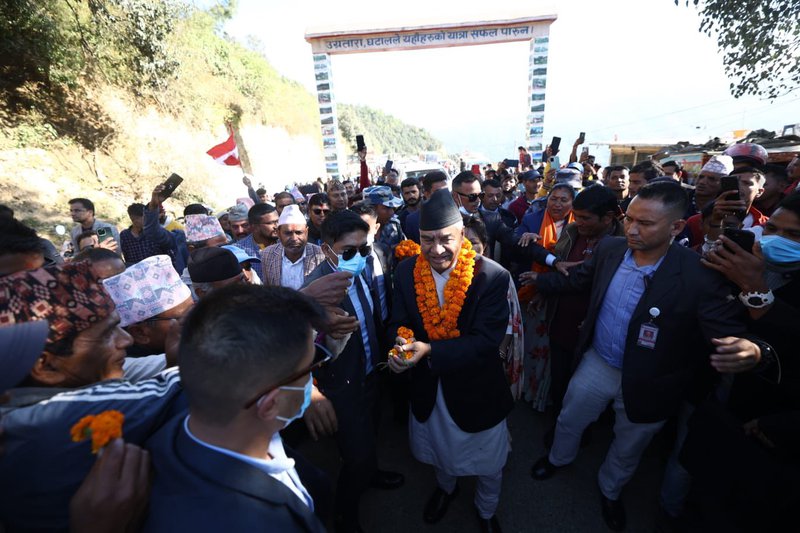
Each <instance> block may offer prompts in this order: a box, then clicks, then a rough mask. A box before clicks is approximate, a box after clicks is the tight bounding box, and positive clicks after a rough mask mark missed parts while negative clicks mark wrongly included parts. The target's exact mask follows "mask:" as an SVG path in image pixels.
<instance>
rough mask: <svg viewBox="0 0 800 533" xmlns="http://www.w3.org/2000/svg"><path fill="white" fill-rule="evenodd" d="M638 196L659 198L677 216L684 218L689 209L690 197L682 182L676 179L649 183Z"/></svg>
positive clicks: (652, 198) (644, 198) (650, 198)
mask: <svg viewBox="0 0 800 533" xmlns="http://www.w3.org/2000/svg"><path fill="white" fill-rule="evenodd" d="M636 198H641V199H642V200H657V201H659V202H661V203H662V204H664V207H666V208H667V209H668V210H670V211H671V212H672V214H673V215H674V216H675V217H676V218H682V217H683V215H684V214H686V210H687V209H689V197H688V196H686V193H685V192H684V191H683V187H681V185H680V183H678V182H676V181H672V182H668V181H659V182H657V183H648V184H647V185H645V186H644V187H642V188H641V189H639V194H637V195H636Z"/></svg>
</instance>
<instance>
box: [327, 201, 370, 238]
mask: <svg viewBox="0 0 800 533" xmlns="http://www.w3.org/2000/svg"><path fill="white" fill-rule="evenodd" d="M354 231H363V232H364V233H369V224H367V223H366V222H364V221H363V220H361V217H360V216H358V215H357V214H355V213H354V212H353V211H350V210H349V209H344V210H342V211H335V212H333V213H331V215H330V216H328V217H325V220H324V221H323V222H322V227H321V228H320V233H321V234H322V240H323V241H325V242H327V243H328V245H329V246H330V245H332V244H333V243H335V242H336V241H338V240H339V239H341V238H342V237H343V236H344V235H347V234H348V233H353V232H354Z"/></svg>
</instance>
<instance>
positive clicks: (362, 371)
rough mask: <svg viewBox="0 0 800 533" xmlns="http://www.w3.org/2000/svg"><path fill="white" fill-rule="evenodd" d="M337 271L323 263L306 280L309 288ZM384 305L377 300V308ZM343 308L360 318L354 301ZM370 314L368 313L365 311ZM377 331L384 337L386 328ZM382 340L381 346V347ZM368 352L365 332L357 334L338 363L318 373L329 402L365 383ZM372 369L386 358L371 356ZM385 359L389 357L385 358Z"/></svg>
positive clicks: (355, 333)
mask: <svg viewBox="0 0 800 533" xmlns="http://www.w3.org/2000/svg"><path fill="white" fill-rule="evenodd" d="M332 273H333V269H332V268H331V266H330V265H329V264H328V262H327V261H325V262H324V263H321V264H320V265H319V266H318V267H317V268H316V269H314V271H313V272H311V274H309V275H308V277H306V284H309V283H311V282H312V281H314V280H316V279H318V278H321V277H322V276H325V275H327V274H332ZM378 305H380V304H379V303H378V302H376V301H375V300H374V298H373V307H375V306H378ZM339 307H340V308H341V309H344V310H345V311H347V312H348V314H349V315H350V316H356V310H355V307H353V303H352V302H351V301H350V298H349V297H348V296H345V297H344V298H342V301H341V302H340V303H339ZM364 312H365V313H369V310H368V309H365V310H364ZM375 328H376V331H378V332H379V333H382V332H383V331H384V330H385V328H383V327H382V326H381V325H380V324H379V323H376V325H375ZM380 342H381V341H380V338H379V339H378V343H379V345H380ZM365 354H366V352H365V350H364V341H363V339H362V338H361V331H360V330H359V331H354V332H353V334H352V335H351V336H350V340H349V341H347V344H346V345H345V347H344V350H343V351H342V353H341V354H339V357H337V358H336V360H335V361H331V362H330V363H328V364H326V365H323V366H322V368H320V369H318V370H316V371H314V378H316V380H317V386H318V387H319V389H320V390H321V391H322V393H323V394H324V395H325V396H328V397H329V398H330V397H331V395H334V396H335V395H337V394H340V393H343V392H344V391H345V389H347V388H352V387H347V386H348V384H350V383H362V382H363V381H364V377H365V376H366V355H365ZM371 357H372V359H371V361H372V368H373V369H376V368H377V365H378V363H379V362H381V360H382V354H381V353H380V352H379V353H373V354H371ZM383 357H385V354H384V355H383Z"/></svg>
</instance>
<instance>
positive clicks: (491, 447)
mask: <svg viewBox="0 0 800 533" xmlns="http://www.w3.org/2000/svg"><path fill="white" fill-rule="evenodd" d="M464 241H465V239H464V224H463V222H462V218H461V214H460V213H459V211H458V208H457V207H456V204H455V202H454V201H453V199H452V197H451V196H450V193H449V192H448V191H446V190H441V191H437V192H435V193H433V195H432V196H431V198H430V199H429V200H428V201H427V202H426V203H425V204H423V205H422V208H421V214H420V247H421V251H422V253H421V255H420V256H417V257H416V258H415V259H407V260H405V261H403V262H401V263H400V264H399V265H398V267H397V269H396V270H395V290H394V296H393V298H392V318H391V322H390V328H389V335H390V337H392V338H395V340H396V342H397V343H398V345H397V346H395V349H396V350H398V351H399V352H400V353H401V355H402V358H400V357H397V356H392V357H390V358H389V365H390V368H391V369H392V370H393V371H394V372H398V373H399V372H404V371H407V370H410V374H411V412H412V414H413V416H412V417H411V421H410V440H411V450H412V453H413V454H414V456H415V457H416V458H417V459H418V460H419V461H422V462H424V463H427V464H430V465H433V467H434V468H435V470H436V481H437V487H436V489H435V491H434V493H433V494H432V495H431V497H430V499H429V500H428V503H427V505H426V506H425V510H424V513H423V518H424V520H425V521H426V522H428V523H434V522H438V521H439V520H441V518H442V517H443V516H444V514H445V512H446V511H447V508H448V505H449V503H450V501H451V500H452V498H453V497H454V496H455V494H456V491H457V489H458V486H457V479H458V477H460V476H478V484H477V488H476V492H475V507H476V510H477V512H478V517H479V520H480V525H481V530H482V531H500V524H499V522H498V520H497V516H496V515H495V511H496V509H497V504H498V502H499V499H500V486H501V483H502V477H503V476H502V472H503V471H502V469H503V466H504V465H505V462H506V458H507V455H508V452H509V446H508V429H507V427H506V416H507V415H508V413H509V411H510V410H511V407H512V405H513V400H512V397H511V391H510V389H509V386H508V383H507V382H506V378H505V373H504V370H503V361H502V359H501V357H500V355H499V353H498V352H499V347H500V343H501V342H502V340H503V336H504V335H505V332H506V327H507V326H508V301H507V299H506V296H507V293H508V287H509V283H510V281H511V280H510V279H509V273H508V271H506V270H505V269H503V268H502V267H501V266H500V265H498V264H497V263H495V262H494V261H492V260H490V259H486V258H484V257H481V256H477V257H474V258H473V257H472V256H471V255H470V253H469V252H467V251H462V243H463V242H464ZM471 264H472V265H474V266H473V269H474V270H473V277H472V279H471V280H469V281H468V280H467V277H468V276H467V277H465V275H464V274H463V270H462V269H464V268H467V269H469V265H471ZM417 266H419V267H420V269H421V273H417V272H416V267H417ZM424 269H426V270H427V271H426V270H424ZM418 275H419V276H422V275H424V276H426V278H425V279H427V280H428V281H430V282H431V283H430V284H426V283H424V282H421V283H420V285H423V286H425V285H427V287H428V288H427V291H426V294H424V295H418V294H417V288H416V285H417V283H416V277H417V276H418ZM428 276H429V277H428ZM431 278H432V280H431ZM451 281H452V282H453V283H451ZM462 283H463V284H464V285H466V287H462V286H461V284H462ZM462 290H463V291H465V292H466V295H465V297H464V298H465V299H464V300H463V305H462V306H461V308H460V310H459V309H455V310H454V309H453V304H454V300H453V299H455V301H458V297H457V294H458V293H460V292H461V291H462ZM418 298H420V299H421V301H423V302H425V301H427V302H437V301H438V307H432V308H431V311H433V312H432V313H426V317H427V318H423V316H422V315H421V312H420V308H419V303H418V302H419V301H420V300H418ZM423 305H424V304H423ZM431 305H433V304H431ZM442 307H443V308H445V309H448V310H449V312H450V313H458V314H457V326H458V327H457V328H452V329H448V327H447V326H443V325H438V324H436V323H435V322H436V319H435V318H431V316H438V315H439V309H440V308H442ZM432 321H433V322H432ZM401 326H403V327H406V328H410V329H411V330H412V331H413V332H414V336H415V341H414V342H411V343H408V344H405V343H406V341H409V340H410V339H401V338H399V337H397V330H398V328H399V327H401ZM401 344H402V346H401ZM406 356H410V359H405V357H406Z"/></svg>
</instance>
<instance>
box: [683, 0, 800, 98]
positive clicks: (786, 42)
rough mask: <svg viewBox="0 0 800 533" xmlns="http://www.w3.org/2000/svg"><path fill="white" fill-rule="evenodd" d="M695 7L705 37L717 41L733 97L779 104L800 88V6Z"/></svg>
mask: <svg viewBox="0 0 800 533" xmlns="http://www.w3.org/2000/svg"><path fill="white" fill-rule="evenodd" d="M681 1H682V0H675V5H680V3H681ZM690 3H692V4H694V6H695V7H697V9H698V10H699V12H700V31H701V32H703V33H705V34H706V35H708V36H710V37H716V39H717V45H718V46H719V49H720V51H721V52H722V53H723V55H724V58H723V63H724V65H725V73H726V74H727V75H728V77H729V78H730V79H731V80H732V81H731V84H730V90H731V94H733V96H735V97H736V98H738V97H740V96H743V95H746V94H750V95H756V96H766V97H768V98H775V97H777V96H780V95H782V94H785V93H788V92H791V91H793V90H795V89H797V88H798V87H800V25H798V17H800V2H799V1H798V0H735V1H732V0H686V5H687V6H688V5H689V4H690Z"/></svg>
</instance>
